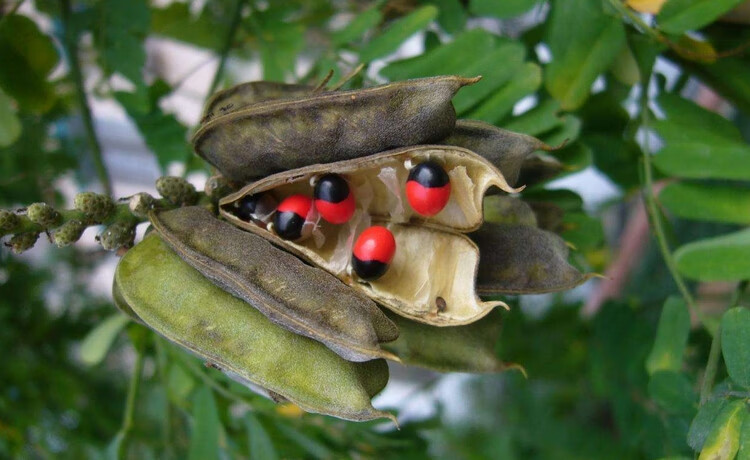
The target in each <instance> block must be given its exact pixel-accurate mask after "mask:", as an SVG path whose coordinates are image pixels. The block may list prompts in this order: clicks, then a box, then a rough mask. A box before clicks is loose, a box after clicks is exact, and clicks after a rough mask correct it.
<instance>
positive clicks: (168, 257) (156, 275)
mask: <svg viewBox="0 0 750 460" xmlns="http://www.w3.org/2000/svg"><path fill="white" fill-rule="evenodd" d="M115 283H116V286H117V288H118V291H119V293H120V296H121V297H122V299H123V301H124V302H125V303H126V304H127V305H128V306H129V308H130V309H132V311H133V312H134V313H135V314H136V315H137V317H138V318H140V319H141V320H142V321H143V322H144V323H145V324H147V325H148V326H149V327H150V328H151V329H153V330H154V331H156V332H157V333H159V334H161V335H163V336H164V337H166V338H167V339H169V340H171V341H172V342H175V343H177V344H179V345H181V346H182V347H185V348H187V349H188V350H190V351H192V352H193V353H195V354H197V355H198V356H200V357H201V358H203V359H206V360H207V361H209V362H212V363H215V364H216V365H217V366H218V367H220V368H221V370H222V371H224V372H226V373H228V374H229V375H232V376H236V377H237V378H239V379H240V380H242V381H246V382H252V383H254V384H256V385H259V386H261V387H263V388H266V389H268V390H270V391H273V392H274V393H278V394H280V395H282V396H283V397H284V398H287V399H288V400H290V401H292V402H293V403H294V404H297V405H298V406H299V407H301V408H302V409H304V410H306V411H309V412H317V413H321V414H327V415H332V416H335V417H339V418H343V419H347V420H355V421H364V420H373V419H377V418H390V419H391V420H394V421H395V418H394V417H393V416H392V415H391V414H389V413H387V412H382V411H379V410H376V409H374V408H373V407H372V405H371V402H370V399H371V397H372V396H374V395H375V394H377V393H378V392H379V391H380V390H381V389H382V388H383V387H384V386H385V384H386V382H387V381H388V367H387V365H386V363H385V361H383V360H374V361H369V362H365V363H353V362H349V361H345V360H343V359H341V358H340V357H338V356H337V355H336V354H335V353H333V352H331V351H330V350H328V349H327V348H326V347H324V346H323V345H322V344H320V343H318V342H316V341H314V340H310V339H307V338H305V337H300V336H299V335H297V334H295V333H293V332H289V331H287V330H285V329H282V328H280V327H277V326H275V325H273V324H272V323H270V322H269V321H268V320H267V319H266V318H265V317H264V316H263V315H262V314H260V313H259V312H258V311H257V310H255V309H254V308H250V307H249V306H248V305H247V303H245V302H244V301H242V300H240V299H238V298H236V297H233V296H232V295H230V294H229V293H227V292H225V291H223V290H222V289H220V288H219V287H217V286H215V285H214V284H213V283H212V282H210V281H209V280H207V279H206V278H204V277H203V276H201V274H200V273H198V272H197V271H196V270H194V269H193V268H191V267H190V266H189V265H187V264H185V263H184V262H183V261H182V260H181V259H180V258H179V257H178V256H177V255H176V254H175V253H174V252H173V251H171V250H170V249H169V247H168V246H167V245H166V244H164V243H163V242H162V241H161V240H160V239H159V237H158V236H157V235H156V234H151V235H149V236H147V237H146V238H144V240H143V241H142V242H140V243H139V244H138V245H136V246H135V247H134V248H133V249H131V250H130V251H128V252H127V253H126V254H125V256H124V257H123V258H122V260H121V261H120V264H119V265H118V267H117V271H116V273H115ZM329 300H330V299H329Z"/></svg>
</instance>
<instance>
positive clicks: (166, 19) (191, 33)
mask: <svg viewBox="0 0 750 460" xmlns="http://www.w3.org/2000/svg"><path fill="white" fill-rule="evenodd" d="M206 10H208V8H204V10H203V11H202V12H201V14H199V15H197V16H196V15H193V14H192V13H191V12H190V5H189V4H188V3H179V2H174V3H170V4H169V6H167V7H165V8H152V9H151V32H152V33H154V34H157V35H163V36H166V37H169V38H174V39H175V40H180V41H183V42H186V43H191V44H193V45H196V46H200V47H202V48H208V49H210V50H218V49H219V48H220V47H221V45H222V43H223V41H224V34H221V33H216V32H217V29H218V30H220V29H221V26H222V25H221V24H217V23H216V22H215V21H213V20H212V19H211V15H210V14H208V12H207V11H206Z"/></svg>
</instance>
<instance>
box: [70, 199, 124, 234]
mask: <svg viewBox="0 0 750 460" xmlns="http://www.w3.org/2000/svg"><path fill="white" fill-rule="evenodd" d="M73 204H74V205H75V208H76V209H77V210H79V211H81V212H82V213H84V214H85V215H86V217H87V218H89V219H91V220H92V221H93V222H97V223H99V222H103V221H105V220H106V219H107V218H109V217H110V216H111V215H112V212H113V211H114V210H115V204H114V203H113V202H112V198H110V197H109V196H107V195H99V194H98V193H94V192H81V193H79V194H77V195H76V196H75V198H74V199H73ZM78 238H80V235H79V236H78ZM78 238H76V240H77V239H78Z"/></svg>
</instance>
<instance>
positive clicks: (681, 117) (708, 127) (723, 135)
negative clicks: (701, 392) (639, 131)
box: [653, 93, 744, 144]
mask: <svg viewBox="0 0 750 460" xmlns="http://www.w3.org/2000/svg"><path fill="white" fill-rule="evenodd" d="M656 100H657V102H658V104H659V107H660V108H661V109H662V110H663V111H664V114H665V115H666V119H664V120H659V121H657V122H655V123H654V124H653V126H654V127H655V128H656V132H657V133H658V134H659V136H661V137H662V138H663V139H664V141H665V142H666V143H668V144H672V143H679V142H689V141H698V142H701V143H704V144H709V143H722V144H724V143H730V144H731V143H738V142H739V143H742V142H744V139H743V138H742V134H741V133H740V131H739V130H738V129H737V127H736V126H735V125H734V124H733V123H732V122H731V121H729V120H727V119H726V118H724V117H722V116H721V115H719V114H718V113H716V112H713V111H711V110H706V109H704V108H703V107H701V106H699V105H698V104H696V103H694V102H692V101H689V100H687V99H684V98H682V97H680V96H678V95H676V94H672V93H661V94H660V95H659V97H658V98H657V99H656Z"/></svg>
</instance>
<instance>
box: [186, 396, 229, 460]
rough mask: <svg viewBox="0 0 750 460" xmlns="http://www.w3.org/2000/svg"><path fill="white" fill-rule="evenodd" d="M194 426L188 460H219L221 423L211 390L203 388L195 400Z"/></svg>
mask: <svg viewBox="0 0 750 460" xmlns="http://www.w3.org/2000/svg"><path fill="white" fill-rule="evenodd" d="M192 415H193V417H192V418H193V425H192V431H191V436H190V450H189V451H188V460H203V459H209V458H219V430H220V429H221V421H220V420H219V412H218V410H217V409H216V402H215V401H214V395H213V394H212V393H211V389H210V388H208V387H207V386H202V387H200V388H199V389H198V391H197V392H196V394H195V397H194V398H193V411H192Z"/></svg>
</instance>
